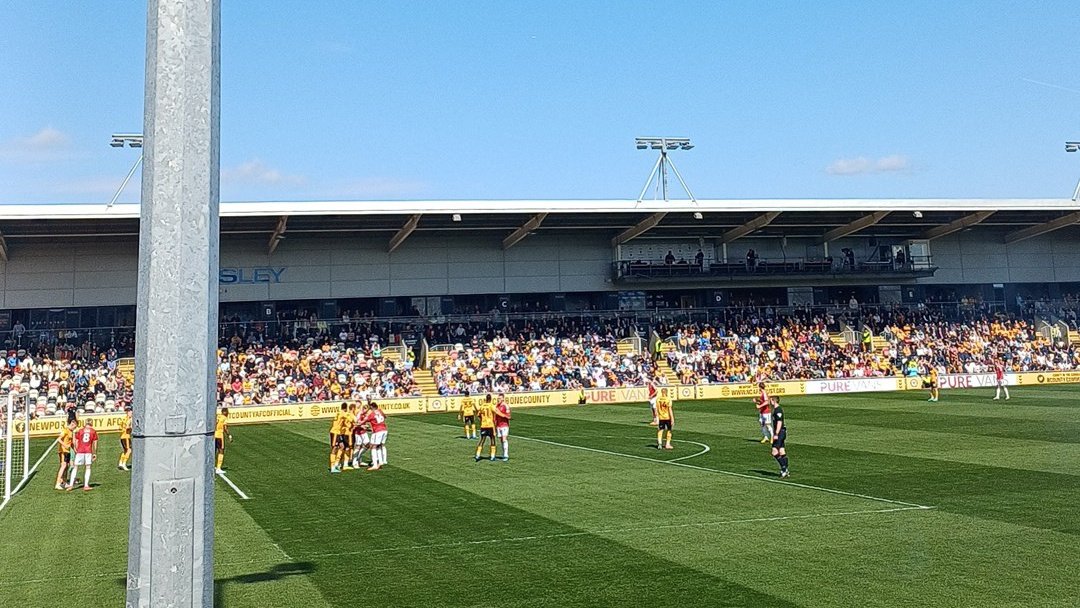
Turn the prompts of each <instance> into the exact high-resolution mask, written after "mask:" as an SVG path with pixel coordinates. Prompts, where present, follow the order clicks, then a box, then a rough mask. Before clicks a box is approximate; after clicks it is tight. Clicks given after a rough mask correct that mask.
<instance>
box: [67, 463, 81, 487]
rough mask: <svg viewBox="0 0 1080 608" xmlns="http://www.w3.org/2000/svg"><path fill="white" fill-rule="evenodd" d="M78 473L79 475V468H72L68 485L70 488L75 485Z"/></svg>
mask: <svg viewBox="0 0 1080 608" xmlns="http://www.w3.org/2000/svg"><path fill="white" fill-rule="evenodd" d="M78 473H79V468H78V467H71V478H70V479H68V485H70V486H73V485H75V477H76V476H77V475H78Z"/></svg>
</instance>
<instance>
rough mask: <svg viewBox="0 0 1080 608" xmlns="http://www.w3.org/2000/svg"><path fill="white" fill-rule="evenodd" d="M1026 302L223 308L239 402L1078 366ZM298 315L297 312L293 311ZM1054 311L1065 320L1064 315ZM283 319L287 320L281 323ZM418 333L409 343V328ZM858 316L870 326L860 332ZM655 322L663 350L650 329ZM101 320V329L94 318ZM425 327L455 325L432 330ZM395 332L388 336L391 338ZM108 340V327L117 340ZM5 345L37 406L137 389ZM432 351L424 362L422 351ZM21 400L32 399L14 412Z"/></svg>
mask: <svg viewBox="0 0 1080 608" xmlns="http://www.w3.org/2000/svg"><path fill="white" fill-rule="evenodd" d="M1024 310H1025V311H1030V312H1031V313H1032V314H1031V316H1028V317H1012V316H1008V315H1004V314H1000V313H993V312H991V311H989V310H986V309H983V308H982V307H980V306H979V304H978V303H977V302H967V303H960V304H958V305H956V306H952V305H950V306H927V305H918V306H913V307H900V306H889V307H882V306H860V307H858V308H856V309H852V308H850V307H843V308H834V309H810V308H803V309H799V308H783V309H781V308H778V307H772V306H766V307H741V308H733V309H725V310H722V311H700V310H683V311H670V310H668V311H663V312H662V313H656V314H652V315H641V314H638V313H627V314H612V313H597V314H585V313H582V314H581V315H579V316H578V317H568V316H566V315H558V314H548V313H536V314H533V315H531V316H528V317H522V318H513V319H511V318H503V319H495V318H492V317H491V316H490V315H479V316H473V317H468V318H459V319H456V320H453V321H448V320H443V321H438V320H435V321H432V322H427V323H425V322H423V321H422V320H416V319H414V320H411V321H409V322H408V323H407V324H403V323H401V322H398V321H389V320H381V319H377V318H367V319H364V320H360V321H357V320H355V319H352V320H349V321H344V320H333V321H330V320H319V319H316V318H314V317H312V316H304V317H300V316H296V317H293V318H288V319H286V320H284V321H282V322H281V323H278V324H275V323H242V322H239V321H235V320H228V321H225V322H224V323H223V328H224V331H223V332H222V334H221V341H220V348H219V351H218V361H219V364H218V399H219V401H220V402H221V403H225V404H229V405H231V406H234V407H236V406H245V405H260V404H277V403H298V402H315V401H337V400H348V399H363V398H367V397H372V398H375V399H386V398H396V397H409V396H438V395H458V394H462V393H464V392H466V391H469V392H471V393H478V392H484V391H507V392H511V391H542V390H554V389H576V388H611V387H625V386H641V385H643V384H645V383H646V382H648V381H649V380H650V379H652V378H656V377H660V378H662V380H661V381H665V382H666V383H668V384H717V383H736V382H748V381H755V380H758V379H769V380H792V379H802V380H809V379H825V378H859V377H885V376H903V375H916V374H924V373H926V371H927V370H928V369H929V368H930V367H935V368H937V369H939V370H940V371H942V372H945V373H986V372H989V371H991V370H992V369H993V365H994V362H995V361H998V360H1000V361H1002V362H1004V363H1005V365H1006V366H1007V367H1008V368H1009V369H1010V370H1012V371H1035V370H1073V369H1080V349H1078V348H1076V335H1075V334H1076V332H1075V330H1073V329H1071V328H1068V329H1064V330H1062V329H1061V328H1060V327H1059V326H1058V325H1055V324H1054V323H1050V322H1046V321H1041V320H1040V316H1039V315H1041V316H1044V317H1047V318H1050V317H1051V316H1053V318H1055V319H1060V316H1059V315H1061V314H1063V313H1060V312H1057V311H1058V310H1074V309H1070V308H1068V307H1067V306H1065V307H1058V308H1056V309H1055V311H1054V312H1053V313H1052V314H1051V312H1049V311H1050V310H1051V307H1050V306H1042V307H1035V306H1033V307H1031V308H1025V309H1024ZM289 316H290V317H292V315H289ZM1055 322H1057V321H1055ZM275 325H276V326H275ZM405 327H407V328H408V329H409V331H415V333H417V335H419V341H418V342H416V343H415V344H414V345H413V347H407V346H406V344H405V342H404V340H403V338H402V336H403V335H404V333H406V332H405V331H404V330H403V329H402V328H405ZM863 330H865V331H867V332H868V333H869V335H871V336H872V340H871V342H870V347H869V348H866V347H864V345H863V344H862V335H863V333H862V332H863ZM650 334H655V335H657V336H658V337H660V340H661V343H660V345H659V347H660V350H659V352H660V356H659V357H658V358H655V359H654V357H652V356H650V353H652V352H655V350H654V349H652V348H650V346H649V345H648V344H647V343H646V341H645V339H644V338H643V336H647V335H650ZM87 335H90V332H87ZM430 341H438V342H443V341H449V342H447V343H442V344H434V345H431V344H430ZM384 342H388V343H392V345H389V346H383V344H384ZM111 343H112V341H110V344H111ZM35 346H36V349H33V350H28V349H19V350H10V351H8V352H7V353H6V354H5V356H4V357H2V358H0V394H2V393H7V392H10V391H16V392H18V393H19V394H25V395H26V396H27V400H26V402H27V403H28V404H29V408H30V415H31V416H49V415H54V414H62V413H63V412H64V410H65V407H66V406H68V405H69V404H70V405H72V406H74V407H75V408H76V409H77V410H78V411H80V412H83V411H87V412H114V411H120V410H122V409H123V408H124V407H126V406H128V405H130V404H131V402H132V385H133V382H134V376H133V366H132V360H131V359H130V358H122V357H120V354H121V351H118V350H117V349H115V348H104V349H103V348H99V347H98V346H97V345H95V344H94V343H92V342H90V341H88V340H84V341H82V343H81V344H80V345H79V346H77V347H71V345H70V343H68V342H62V341H58V340H50V339H48V338H46V339H43V340H41V341H39V342H37V343H35ZM421 354H423V355H425V357H426V360H425V361H424V363H426V366H421V365H420V364H419V363H418V361H419V359H418V356H419V355H421ZM19 415H20V416H21V415H24V414H22V413H20V414H19Z"/></svg>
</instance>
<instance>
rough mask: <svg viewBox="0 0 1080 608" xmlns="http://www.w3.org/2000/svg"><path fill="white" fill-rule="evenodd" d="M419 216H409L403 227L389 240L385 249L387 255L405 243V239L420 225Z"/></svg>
mask: <svg viewBox="0 0 1080 608" xmlns="http://www.w3.org/2000/svg"><path fill="white" fill-rule="evenodd" d="M420 215H421V214H419V213H417V214H415V215H410V216H409V219H407V220H405V225H404V226H402V227H401V230H398V231H397V234H395V235H394V237H393V238H391V239H390V244H389V245H387V247H386V252H387V253H393V252H394V250H395V249H397V248H398V247H400V246H401V244H402V243H404V242H405V239H407V238H409V235H410V234H412V233H413V230H416V225H417V224H419V223H420Z"/></svg>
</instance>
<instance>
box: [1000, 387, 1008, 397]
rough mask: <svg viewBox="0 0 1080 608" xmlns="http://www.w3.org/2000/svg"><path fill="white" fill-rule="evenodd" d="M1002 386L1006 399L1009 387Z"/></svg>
mask: <svg viewBox="0 0 1080 608" xmlns="http://www.w3.org/2000/svg"><path fill="white" fill-rule="evenodd" d="M1002 388H1003V389H1004V390H1005V398H1006V399H1008V398H1009V388H1008V387H1002Z"/></svg>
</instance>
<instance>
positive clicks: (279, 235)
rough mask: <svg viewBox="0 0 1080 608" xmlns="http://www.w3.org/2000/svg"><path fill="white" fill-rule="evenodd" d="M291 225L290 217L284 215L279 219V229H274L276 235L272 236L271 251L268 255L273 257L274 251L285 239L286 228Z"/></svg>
mask: <svg viewBox="0 0 1080 608" xmlns="http://www.w3.org/2000/svg"><path fill="white" fill-rule="evenodd" d="M288 224H289V216H287V215H283V216H281V217H279V218H278V221H277V227H276V228H274V234H272V235H270V250H269V251H267V252H266V255H273V254H274V250H275V249H277V246H278V243H280V242H281V241H282V239H284V238H285V227H286V226H287V225H288Z"/></svg>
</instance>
